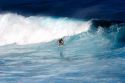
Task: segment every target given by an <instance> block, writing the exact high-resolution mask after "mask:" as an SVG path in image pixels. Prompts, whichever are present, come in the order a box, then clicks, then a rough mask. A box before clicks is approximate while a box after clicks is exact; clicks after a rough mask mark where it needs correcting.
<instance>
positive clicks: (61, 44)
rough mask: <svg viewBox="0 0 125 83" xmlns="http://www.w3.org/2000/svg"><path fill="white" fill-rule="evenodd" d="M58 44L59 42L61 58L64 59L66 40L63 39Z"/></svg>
mask: <svg viewBox="0 0 125 83" xmlns="http://www.w3.org/2000/svg"><path fill="white" fill-rule="evenodd" d="M57 42H58V46H59V51H60V57H62V58H64V55H63V45H64V40H63V38H61V39H59V40H58V41H57Z"/></svg>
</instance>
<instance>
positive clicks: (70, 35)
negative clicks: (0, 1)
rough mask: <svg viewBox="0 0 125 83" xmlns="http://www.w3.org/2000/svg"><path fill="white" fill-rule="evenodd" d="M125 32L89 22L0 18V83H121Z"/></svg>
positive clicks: (124, 73)
mask: <svg viewBox="0 0 125 83" xmlns="http://www.w3.org/2000/svg"><path fill="white" fill-rule="evenodd" d="M124 28H125V24H124V23H122V24H117V23H116V24H112V25H111V26H108V27H107V26H95V25H94V24H93V21H92V20H88V21H86V20H79V19H72V18H63V17H62V18H57V17H51V16H28V17H26V16H22V15H18V14H14V13H4V14H0V82H1V83H64V82H65V83H124V82H125V79H124V77H125V71H124V70H125V56H124V55H125V44H124V39H125V38H124V31H125V29H124ZM59 38H64V46H63V47H62V50H61V51H62V52H63V57H60V47H59V46H58V44H57V40H58V39H59Z"/></svg>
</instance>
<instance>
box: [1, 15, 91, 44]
mask: <svg viewBox="0 0 125 83" xmlns="http://www.w3.org/2000/svg"><path fill="white" fill-rule="evenodd" d="M90 25H91V21H76V20H71V19H68V18H56V19H55V18H52V17H44V16H30V17H24V16H21V15H17V14H12V13H7V14H1V15H0V45H6V44H12V43H16V44H18V45H25V44H33V43H40V42H49V41H52V40H54V39H58V38H61V37H64V36H71V35H74V34H79V33H81V32H86V31H88V30H89V28H90Z"/></svg>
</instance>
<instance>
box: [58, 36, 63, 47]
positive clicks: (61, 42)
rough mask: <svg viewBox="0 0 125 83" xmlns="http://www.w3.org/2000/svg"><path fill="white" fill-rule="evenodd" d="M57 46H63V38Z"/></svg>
mask: <svg viewBox="0 0 125 83" xmlns="http://www.w3.org/2000/svg"><path fill="white" fill-rule="evenodd" d="M58 45H59V46H63V45H64V40H63V38H61V39H59V40H58Z"/></svg>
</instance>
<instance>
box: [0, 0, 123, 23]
mask: <svg viewBox="0 0 125 83" xmlns="http://www.w3.org/2000/svg"><path fill="white" fill-rule="evenodd" d="M124 4H125V0H87V1H86V0H12V1H10V0H0V10H1V12H15V13H17V12H18V13H19V14H24V15H32V14H33V15H47V16H59V17H70V18H79V19H92V18H96V19H105V20H107V19H111V20H124V21H125V6H124Z"/></svg>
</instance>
